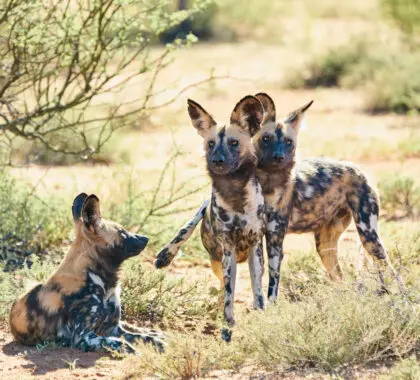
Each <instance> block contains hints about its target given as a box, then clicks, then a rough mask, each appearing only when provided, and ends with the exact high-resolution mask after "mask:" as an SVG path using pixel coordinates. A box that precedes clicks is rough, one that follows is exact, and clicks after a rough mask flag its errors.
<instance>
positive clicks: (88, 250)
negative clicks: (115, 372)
mask: <svg viewBox="0 0 420 380" xmlns="http://www.w3.org/2000/svg"><path fill="white" fill-rule="evenodd" d="M72 212H73V219H74V222H75V230H76V239H75V242H74V243H73V245H72V246H71V248H70V250H69V252H68V253H67V255H66V256H65V258H64V260H63V262H62V263H61V265H60V266H59V267H58V269H57V270H56V271H55V272H54V273H53V274H52V275H51V277H50V278H49V279H48V280H47V281H46V282H45V284H43V285H38V286H36V287H35V288H33V289H32V290H30V291H29V292H28V293H26V294H25V295H24V296H22V297H21V298H19V299H18V300H17V301H15V303H14V304H13V306H12V309H11V312H10V327H11V331H12V334H13V336H14V337H15V339H16V340H17V341H18V342H20V343H22V344H27V345H36V344H39V343H42V342H44V341H56V342H58V343H59V344H62V345H64V346H70V347H75V348H78V349H82V350H84V351H99V350H107V349H111V350H118V351H127V352H134V348H133V347H132V345H131V344H130V343H134V342H150V343H152V344H153V345H155V346H156V347H158V348H159V350H162V349H163V340H162V339H161V335H160V334H158V333H157V332H155V331H153V330H146V329H141V332H142V333H136V334H134V333H130V332H128V331H126V330H124V328H123V327H122V326H121V324H120V315H121V308H120V298H119V293H120V288H119V283H118V282H119V280H118V277H119V272H120V267H121V264H122V263H123V261H124V260H126V259H128V258H130V257H133V256H136V255H138V254H139V253H140V252H141V251H142V250H143V249H144V248H145V246H146V245H147V242H148V239H147V238H146V237H145V236H141V235H135V234H132V233H129V232H127V231H126V230H124V228H123V227H121V226H120V225H119V224H117V223H114V222H111V221H107V220H105V219H102V218H101V213H100V208H99V199H98V198H97V197H96V195H93V194H92V195H89V196H87V195H86V194H84V193H82V194H79V195H78V196H77V197H76V198H75V199H74V202H73V207H72Z"/></svg>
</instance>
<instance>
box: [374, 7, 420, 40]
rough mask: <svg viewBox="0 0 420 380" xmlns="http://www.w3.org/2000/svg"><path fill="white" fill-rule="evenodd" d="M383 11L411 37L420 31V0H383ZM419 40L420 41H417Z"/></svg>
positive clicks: (414, 36) (416, 35)
mask: <svg viewBox="0 0 420 380" xmlns="http://www.w3.org/2000/svg"><path fill="white" fill-rule="evenodd" d="M381 7H382V11H383V12H384V14H385V16H386V17H388V18H389V19H391V20H392V21H393V22H394V24H395V25H396V26H397V27H398V28H399V29H400V30H401V31H402V32H403V33H404V34H405V35H406V36H407V37H408V38H409V39H413V38H416V37H418V35H419V33H420V0H381ZM417 42H419V41H417Z"/></svg>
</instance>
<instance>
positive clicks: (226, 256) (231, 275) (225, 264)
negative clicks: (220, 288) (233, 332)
mask: <svg viewBox="0 0 420 380" xmlns="http://www.w3.org/2000/svg"><path fill="white" fill-rule="evenodd" d="M222 271H223V282H224V287H225V294H224V304H223V315H224V317H225V321H226V322H227V323H228V325H229V326H234V325H235V317H234V313H233V301H234V294H235V283H236V250H235V247H234V246H232V245H230V244H224V245H223V258H222Z"/></svg>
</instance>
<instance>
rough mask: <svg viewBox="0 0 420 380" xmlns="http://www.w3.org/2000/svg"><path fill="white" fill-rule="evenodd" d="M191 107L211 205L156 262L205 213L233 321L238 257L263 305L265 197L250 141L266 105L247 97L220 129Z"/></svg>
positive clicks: (205, 238) (177, 241)
mask: <svg viewBox="0 0 420 380" xmlns="http://www.w3.org/2000/svg"><path fill="white" fill-rule="evenodd" d="M188 112H189V115H190V118H191V121H192V124H193V126H194V127H195V128H196V130H197V131H198V133H199V135H200V136H201V137H203V139H204V149H205V152H206V153H205V155H206V161H207V169H208V173H209V175H210V178H211V180H212V196H211V201H210V206H208V207H207V205H206V204H203V206H202V207H201V208H200V210H199V211H198V212H197V214H196V216H195V217H194V218H193V219H192V220H191V221H190V222H189V223H188V224H187V225H186V226H185V227H184V228H182V229H181V230H180V231H179V232H178V234H177V235H176V236H175V238H174V239H173V240H172V241H171V243H169V244H168V245H167V246H165V247H164V248H163V249H162V250H161V252H159V254H158V256H157V259H156V266H157V267H159V268H160V267H163V266H166V265H168V264H169V263H170V262H171V261H172V259H173V257H174V256H175V254H176V252H177V250H178V249H179V247H180V246H181V245H182V243H184V242H185V241H186V240H187V239H188V237H189V236H190V235H191V233H192V231H193V229H194V228H195V226H196V225H197V224H198V222H199V221H200V219H201V218H203V222H202V224H201V239H202V242H203V245H204V247H205V248H206V250H207V251H208V253H209V255H210V260H211V265H212V269H213V272H214V273H215V275H216V276H217V277H218V278H219V280H220V282H221V284H222V287H223V288H224V316H225V320H226V321H227V322H228V324H230V325H233V324H234V323H235V320H234V313H233V301H234V292H235V281H236V263H237V262H238V263H241V262H243V261H246V260H248V263H249V269H250V272H251V280H252V289H253V294H254V307H255V308H261V309H263V308H264V299H263V293H262V275H263V252H262V236H263V234H264V228H265V213H264V199H263V196H262V191H261V186H260V184H259V183H258V181H257V179H256V176H255V168H256V162H257V161H256V157H255V153H254V147H253V145H252V143H251V137H252V136H253V135H254V133H255V132H256V131H257V130H258V129H259V126H260V123H261V121H262V117H263V108H262V105H261V103H260V102H259V101H258V100H257V99H256V98H255V97H253V96H247V97H245V98H243V99H242V100H241V101H240V102H239V103H238V104H237V105H236V106H235V108H234V110H233V112H232V115H231V119H230V124H229V126H222V127H219V128H218V127H217V125H216V122H215V121H214V119H213V118H212V117H211V116H210V115H209V114H208V113H207V112H206V111H205V110H204V109H203V108H202V107H201V106H200V105H199V104H197V103H195V102H193V101H192V100H189V101H188Z"/></svg>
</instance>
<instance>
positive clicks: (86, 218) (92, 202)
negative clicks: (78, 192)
mask: <svg viewBox="0 0 420 380" xmlns="http://www.w3.org/2000/svg"><path fill="white" fill-rule="evenodd" d="M82 219H83V223H84V224H85V226H86V227H87V228H89V229H90V228H91V227H94V226H95V224H96V223H97V222H98V221H99V220H100V219H101V209H100V207H99V198H98V197H97V196H96V195H95V194H91V195H89V196H88V197H87V198H86V199H85V201H84V203H83V207H82Z"/></svg>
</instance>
